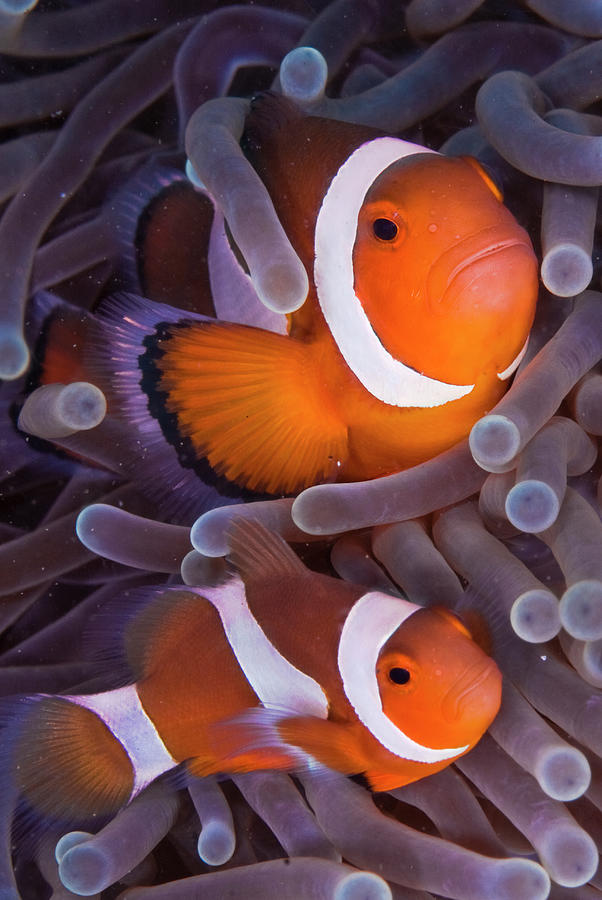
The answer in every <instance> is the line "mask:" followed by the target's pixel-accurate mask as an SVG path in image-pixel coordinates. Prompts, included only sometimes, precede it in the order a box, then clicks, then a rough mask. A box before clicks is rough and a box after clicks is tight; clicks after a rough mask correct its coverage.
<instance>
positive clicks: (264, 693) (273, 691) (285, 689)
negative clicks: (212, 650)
mask: <svg viewBox="0 0 602 900" xmlns="http://www.w3.org/2000/svg"><path fill="white" fill-rule="evenodd" d="M195 592H196V593H197V594H199V595H200V596H201V597H206V598H207V600H209V601H210V602H211V603H212V604H213V605H214V606H215V608H216V609H217V611H218V613H219V616H220V619H221V620H222V625H223V628H224V631H225V633H226V637H227V638H228V641H229V643H230V646H231V647H232V651H233V653H234V655H235V656H236V659H237V660H238V663H239V665H240V667H241V669H242V670H243V672H244V673H245V676H246V679H247V681H248V682H249V684H250V685H251V687H252V688H253V690H254V691H255V693H256V694H257V696H258V697H259V699H260V700H261V702H262V703H263V705H264V706H267V707H269V706H276V707H283V708H285V709H292V710H295V711H296V712H298V713H299V715H308V716H318V717H319V718H321V719H326V718H327V716H328V700H327V698H326V695H325V694H324V691H323V690H322V688H321V687H320V685H319V684H318V682H317V681H314V679H313V678H311V677H310V676H309V675H306V674H305V672H301V671H300V670H299V669H297V668H296V667H295V666H293V664H292V663H290V662H289V661H288V660H287V659H286V658H285V657H284V656H282V654H281V653H279V652H278V650H277V649H276V648H275V647H274V646H273V644H272V643H271V642H270V641H269V640H268V638H267V637H266V635H265V634H264V632H263V631H262V629H261V627H260V625H259V623H258V622H257V620H256V619H255V617H254V616H253V614H252V613H251V610H250V609H249V607H248V606H247V601H246V597H245V588H244V585H243V583H242V581H241V580H240V579H239V578H233V579H232V580H231V581H228V582H227V583H226V584H224V585H221V586H220V587H217V588H202V589H201V588H197V589H196V591H195Z"/></svg>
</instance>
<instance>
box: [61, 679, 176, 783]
mask: <svg viewBox="0 0 602 900" xmlns="http://www.w3.org/2000/svg"><path fill="white" fill-rule="evenodd" d="M62 698H63V699H64V700H69V702H70V703H77V704H78V706H84V707H85V708H86V709H89V710H90V711H91V712H93V713H96V715H97V716H98V718H99V719H101V720H102V721H103V722H104V723H105V725H106V726H107V728H108V729H109V731H110V732H111V733H112V734H113V736H114V737H115V738H116V740H118V741H119V743H120V744H121V746H122V747H123V749H124V750H125V752H126V753H127V755H128V756H129V758H130V761H131V763H132V766H133V769H134V787H133V788H132V793H131V795H130V800H131V799H132V798H133V797H135V796H136V794H139V793H140V791H141V790H142V789H143V788H145V787H146V786H147V784H150V783H151V781H154V779H155V778H157V777H158V776H159V775H162V774H163V772H167V771H168V770H169V769H173V767H174V766H177V764H178V763H177V761H176V760H175V759H174V758H173V756H172V755H171V753H169V751H168V749H167V747H166V746H165V744H164V743H163V741H162V740H161V737H160V736H159V733H158V731H157V729H156V728H155V726H154V724H153V722H152V721H151V719H150V718H149V717H148V715H147V714H146V712H145V710H144V707H143V706H142V704H141V702H140V697H139V696H138V691H137V690H136V685H135V684H129V685H127V687H122V688H117V690H114V691H104V692H103V693H102V694H81V695H62Z"/></svg>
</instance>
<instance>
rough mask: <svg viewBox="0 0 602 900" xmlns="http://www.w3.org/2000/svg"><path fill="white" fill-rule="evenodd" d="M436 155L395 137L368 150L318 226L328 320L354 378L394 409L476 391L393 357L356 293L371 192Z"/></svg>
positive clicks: (339, 184)
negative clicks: (404, 163) (364, 210)
mask: <svg viewBox="0 0 602 900" xmlns="http://www.w3.org/2000/svg"><path fill="white" fill-rule="evenodd" d="M434 152H435V151H433V150H428V149H427V148H426V147H418V146H417V145H416V144H410V143H408V141H402V140H399V139H398V138H390V137H382V138H375V139H374V140H373V141H368V142H367V143H365V144H362V145H361V147H358V148H357V150H355V151H354V152H353V153H352V154H351V156H349V158H348V159H347V160H346V161H345V162H344V163H343V165H342V166H341V168H340V169H339V171H338V172H337V173H336V175H335V176H334V178H333V179H332V181H331V183H330V187H329V188H328V191H327V192H326V195H325V197H324V200H323V201H322V206H321V207H320V211H319V213H318V218H317V220H316V231H315V257H316V258H315V264H314V280H315V284H316V289H317V293H318V300H319V302H320V307H321V309H322V313H323V314H324V318H325V319H326V322H327V324H328V327H329V328H330V331H331V333H332V336H333V337H334V339H335V341H336V343H337V346H338V348H339V350H340V351H341V354H342V355H343V358H344V359H345V362H346V363H347V365H348V366H349V368H350V369H351V371H352V372H353V373H354V375H355V376H356V377H357V378H358V379H359V380H360V381H361V383H362V384H363V385H364V387H365V388H366V390H367V391H369V392H370V393H371V394H372V395H373V396H374V397H376V398H377V399H378V400H382V402H383V403H388V404H390V405H391V406H421V407H432V406H441V405H443V404H444V403H449V402H450V400H458V399H459V398H460V397H464V396H465V395H466V394H469V393H470V392H471V391H472V389H473V388H474V384H447V383H446V382H444V381H437V380H436V379H435V378H429V377H428V376H426V375H421V374H420V373H419V372H416V371H415V369H411V368H410V367H409V366H406V365H404V364H403V363H402V362H400V360H398V359H395V357H393V356H391V354H390V353H389V351H388V350H386V349H385V347H383V345H382V344H381V342H380V340H379V338H378V336H377V334H376V333H375V331H374V330H373V328H372V325H371V324H370V320H369V319H368V316H367V315H366V313H365V312H364V309H363V307H362V304H361V303H360V301H359V299H358V298H357V296H356V294H355V290H354V287H353V284H354V273H353V246H354V244H355V236H356V232H357V220H358V216H359V212H360V209H361V207H362V204H363V202H364V197H365V196H366V193H367V192H368V189H369V188H370V186H371V185H372V183H373V182H374V180H375V179H376V178H377V177H378V176H379V175H380V174H381V173H382V172H384V170H385V169H386V168H388V166H390V165H391V164H392V163H394V162H396V161H397V160H399V159H403V158H404V157H406V156H412V155H413V154H416V153H434Z"/></svg>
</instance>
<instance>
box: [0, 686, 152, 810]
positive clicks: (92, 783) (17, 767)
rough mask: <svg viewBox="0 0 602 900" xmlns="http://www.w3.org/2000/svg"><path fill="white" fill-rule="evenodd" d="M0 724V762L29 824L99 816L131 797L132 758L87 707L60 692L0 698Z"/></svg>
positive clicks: (114, 808) (132, 785)
mask: <svg viewBox="0 0 602 900" xmlns="http://www.w3.org/2000/svg"><path fill="white" fill-rule="evenodd" d="M0 723H1V724H2V725H3V726H4V727H3V729H2V740H1V741H0V762H1V763H2V764H3V765H2V768H3V771H4V772H5V773H8V772H11V773H12V778H13V779H14V786H15V787H16V789H17V791H18V792H19V793H20V794H21V796H22V798H23V800H24V801H25V804H26V807H27V810H28V819H29V823H28V824H29V825H31V826H32V827H34V826H35V825H36V824H38V825H39V824H40V822H41V820H45V819H54V820H58V821H60V822H61V823H64V824H65V825H67V824H71V825H75V824H80V825H83V824H84V823H86V822H91V821H93V820H96V821H98V820H99V819H100V818H104V817H109V816H112V815H114V814H115V813H116V812H117V811H118V810H119V809H120V808H121V807H122V806H124V805H125V804H126V803H127V802H128V800H129V799H130V796H131V794H132V790H133V787H134V778H135V773H134V769H133V766H132V763H131V761H130V759H129V757H128V755H127V753H126V751H125V749H124V748H123V746H122V745H121V744H120V743H119V741H118V740H117V739H116V738H115V737H114V735H113V734H112V733H111V731H110V730H109V728H108V727H107V726H106V725H105V723H104V722H103V721H102V720H101V719H100V718H99V717H98V716H97V715H96V714H95V713H94V712H92V711H91V710H89V709H85V708H84V707H83V706H80V705H78V704H76V703H73V702H71V701H69V700H68V699H66V698H62V697H49V696H42V695H40V696H34V697H11V698H7V699H6V700H3V701H1V702H0Z"/></svg>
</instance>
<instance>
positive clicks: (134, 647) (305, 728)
mask: <svg viewBox="0 0 602 900" xmlns="http://www.w3.org/2000/svg"><path fill="white" fill-rule="evenodd" d="M232 558H233V561H234V562H235V564H236V565H237V567H238V568H239V571H240V573H241V575H242V580H241V579H240V578H234V579H232V580H231V581H230V582H227V583H226V584H225V585H222V586H220V587H217V588H209V589H203V588H194V589H188V588H175V589H170V588H168V589H161V590H157V591H155V593H154V596H153V598H152V599H151V602H150V603H149V604H148V605H147V606H146V607H145V608H143V609H142V611H141V612H140V613H138V615H137V616H136V618H135V619H133V620H132V622H131V624H130V625H129V626H128V628H127V629H126V632H125V646H126V652H127V657H128V661H129V664H130V666H131V667H132V669H133V670H134V671H136V672H137V674H138V677H137V681H136V683H135V684H130V685H126V686H125V687H121V688H117V689H115V690H112V691H106V692H104V693H100V694H82V695H64V696H61V697H49V696H47V695H39V696H37V697H32V698H25V699H23V700H21V701H19V706H20V709H19V712H18V714H17V715H16V717H15V719H14V722H13V728H14V731H13V733H12V740H11V741H10V744H11V746H12V748H13V749H12V753H13V765H14V767H15V768H14V771H15V777H16V780H17V784H18V787H19V789H20V791H21V792H22V793H23V795H24V798H25V800H26V801H27V802H28V804H29V805H30V806H31V807H32V808H33V809H34V810H35V811H37V812H38V813H41V814H42V815H46V816H48V815H51V816H53V817H55V818H60V819H63V820H68V821H82V820H83V819H85V818H88V817H90V816H101V815H110V814H112V813H113V812H115V811H116V810H117V809H118V808H119V807H120V806H122V805H124V804H126V803H127V802H129V800H130V799H132V798H133V797H134V796H135V795H136V794H137V793H138V792H139V791H140V790H142V788H143V787H144V786H145V785H146V784H148V783H149V782H150V781H152V780H153V779H154V778H156V777H157V776H158V775H160V774H162V773H163V772H165V771H167V770H169V769H171V768H173V767H175V766H176V765H178V764H179V763H182V762H186V763H187V767H188V770H189V771H190V772H192V773H193V774H196V775H207V774H211V773H220V772H221V773H232V772H247V771H252V770H258V769H269V768H277V769H284V770H299V769H303V768H305V767H307V766H310V767H312V768H315V766H316V764H321V765H325V766H327V767H330V768H334V769H337V770H339V771H341V772H344V773H348V774H352V773H364V774H365V776H366V778H367V779H368V781H369V783H370V785H371V786H372V788H373V789H375V790H385V789H389V788H393V787H396V786H400V785H403V784H406V783H408V782H410V781H414V780H416V779H418V778H421V777H423V776H425V775H428V774H430V773H431V772H435V771H438V770H439V769H441V768H443V767H444V766H446V765H448V764H449V763H450V762H452V761H453V760H454V759H456V758H457V757H458V756H460V755H462V754H463V753H465V752H467V751H468V750H469V749H470V748H471V747H472V746H473V745H474V744H475V743H476V742H477V741H478V740H479V738H480V737H481V735H482V734H483V732H484V731H485V730H486V729H487V727H488V726H489V724H490V723H491V721H492V720H493V718H494V717H495V715H496V713H497V710H498V708H499V704H500V691H501V676H500V673H499V670H498V669H497V666H496V665H495V663H494V662H493V661H492V660H491V659H490V658H489V657H488V656H487V655H486V654H485V653H484V652H483V651H482V650H481V649H480V647H479V646H478V645H477V644H475V643H474V641H473V640H472V639H471V637H470V635H469V633H468V632H467V631H466V629H465V628H464V627H463V625H462V624H461V623H460V622H459V620H457V619H456V617H455V616H454V615H453V614H451V613H449V612H447V611H444V610H435V609H422V608H420V607H416V606H415V605H414V604H411V603H408V602H407V601H406V600H403V599H400V598H398V597H393V596H389V595H386V594H381V593H380V592H372V591H366V589H363V588H360V587H357V586H355V585H351V584H348V583H345V582H342V581H340V580H338V579H333V578H330V577H328V576H324V575H319V574H316V573H313V572H311V571H309V570H308V569H306V568H305V566H304V565H303V564H302V563H301V561H300V560H299V559H298V557H297V556H296V555H295V554H294V553H293V552H292V550H290V548H288V547H287V545H286V544H284V542H283V541H282V540H281V539H280V538H278V537H276V536H274V535H272V534H271V533H270V532H267V531H266V530H265V529H262V528H261V527H260V526H258V525H256V524H255V523H240V524H238V525H237V526H236V527H235V529H234V532H233V538H232ZM317 625H318V627H317ZM9 727H10V726H9ZM8 743H9V742H6V745H7V746H8ZM40 759H44V765H43V766H42V767H41V766H40Z"/></svg>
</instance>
